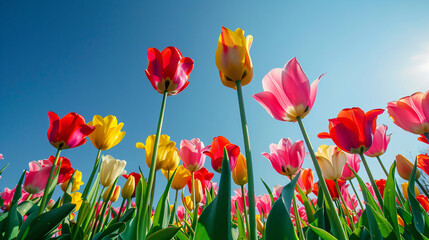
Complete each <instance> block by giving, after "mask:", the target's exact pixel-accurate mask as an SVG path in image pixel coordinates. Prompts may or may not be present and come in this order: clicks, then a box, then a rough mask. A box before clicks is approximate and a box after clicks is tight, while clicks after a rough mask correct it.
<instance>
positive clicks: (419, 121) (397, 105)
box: [387, 91, 429, 140]
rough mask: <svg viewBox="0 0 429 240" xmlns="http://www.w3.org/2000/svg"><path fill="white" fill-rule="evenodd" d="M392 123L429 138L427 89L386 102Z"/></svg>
mask: <svg viewBox="0 0 429 240" xmlns="http://www.w3.org/2000/svg"><path fill="white" fill-rule="evenodd" d="M387 112H388V113H389V115H390V117H391V118H392V119H393V123H395V124H396V125H398V126H399V127H400V128H402V129H404V130H405V131H408V132H411V133H414V134H419V135H421V134H422V135H424V136H425V137H426V139H427V140H429V138H428V137H429V135H428V134H429V91H427V92H426V93H422V92H417V93H414V94H413V95H411V96H407V97H403V98H401V99H399V100H398V101H393V102H389V103H388V104H387Z"/></svg>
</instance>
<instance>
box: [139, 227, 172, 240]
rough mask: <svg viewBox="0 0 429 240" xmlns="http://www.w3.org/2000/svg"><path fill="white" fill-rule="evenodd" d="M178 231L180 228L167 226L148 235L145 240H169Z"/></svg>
mask: <svg viewBox="0 0 429 240" xmlns="http://www.w3.org/2000/svg"><path fill="white" fill-rule="evenodd" d="M179 230H180V227H177V226H169V227H167V228H163V229H160V230H158V231H156V232H154V233H152V234H150V235H149V236H148V237H147V238H146V240H170V239H172V238H173V237H174V236H175V235H176V233H177V232H178V231H179Z"/></svg>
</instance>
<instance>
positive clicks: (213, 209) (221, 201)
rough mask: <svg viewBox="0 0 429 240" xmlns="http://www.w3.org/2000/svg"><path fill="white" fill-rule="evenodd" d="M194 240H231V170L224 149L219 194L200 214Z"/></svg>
mask: <svg viewBox="0 0 429 240" xmlns="http://www.w3.org/2000/svg"><path fill="white" fill-rule="evenodd" d="M194 239H224V240H231V239H232V233H231V168H230V166H229V161H228V152H227V151H226V148H225V149H224V153H223V162H222V173H221V176H220V184H219V192H218V194H217V196H216V197H215V199H214V200H213V201H212V202H211V203H210V204H209V205H208V206H207V207H206V208H205V209H204V210H203V212H202V213H201V216H200V218H199V220H198V224H197V228H196V230H195V238H194Z"/></svg>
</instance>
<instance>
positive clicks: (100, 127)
mask: <svg viewBox="0 0 429 240" xmlns="http://www.w3.org/2000/svg"><path fill="white" fill-rule="evenodd" d="M88 125H89V126H94V127H95V131H94V132H93V133H91V134H90V135H89V136H88V137H89V139H90V140H91V142H92V144H94V147H96V148H97V149H101V150H103V151H104V150H107V149H110V148H112V147H114V146H116V145H117V144H118V143H120V142H121V141H122V139H123V138H124V135H125V132H121V129H122V127H123V126H124V123H119V124H118V120H117V119H116V117H115V116H113V115H109V116H106V117H104V118H103V117H102V116H100V115H95V116H94V117H93V118H92V122H89V123H88Z"/></svg>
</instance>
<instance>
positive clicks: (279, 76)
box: [253, 58, 323, 122]
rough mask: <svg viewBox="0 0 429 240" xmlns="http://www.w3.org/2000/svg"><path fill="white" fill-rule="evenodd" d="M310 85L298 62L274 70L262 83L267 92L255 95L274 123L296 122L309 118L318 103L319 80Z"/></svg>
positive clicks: (289, 62)
mask: <svg viewBox="0 0 429 240" xmlns="http://www.w3.org/2000/svg"><path fill="white" fill-rule="evenodd" d="M322 76H323V74H322V75H320V76H319V78H318V79H317V80H316V81H314V82H313V83H312V84H311V85H310V82H309V81H308V78H307V76H306V75H305V73H304V71H303V70H302V68H301V65H299V63H298V61H297V60H296V58H292V59H291V60H289V61H288V62H287V63H286V65H285V66H284V67H283V69H281V68H274V69H273V70H271V71H270V72H269V73H268V74H267V75H265V77H264V79H263V80H262V87H263V88H264V92H260V93H257V94H255V95H253V98H255V99H256V101H258V102H259V103H260V104H261V105H262V106H263V107H264V108H265V110H267V112H268V113H269V114H270V115H271V116H272V117H273V118H275V119H277V120H280V121H287V122H296V121H297V120H296V118H297V117H300V118H301V119H302V118H304V117H305V116H307V114H308V113H309V112H310V110H311V108H312V107H313V104H314V101H315V100H316V93H317V85H318V84H319V80H320V78H321V77H322Z"/></svg>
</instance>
